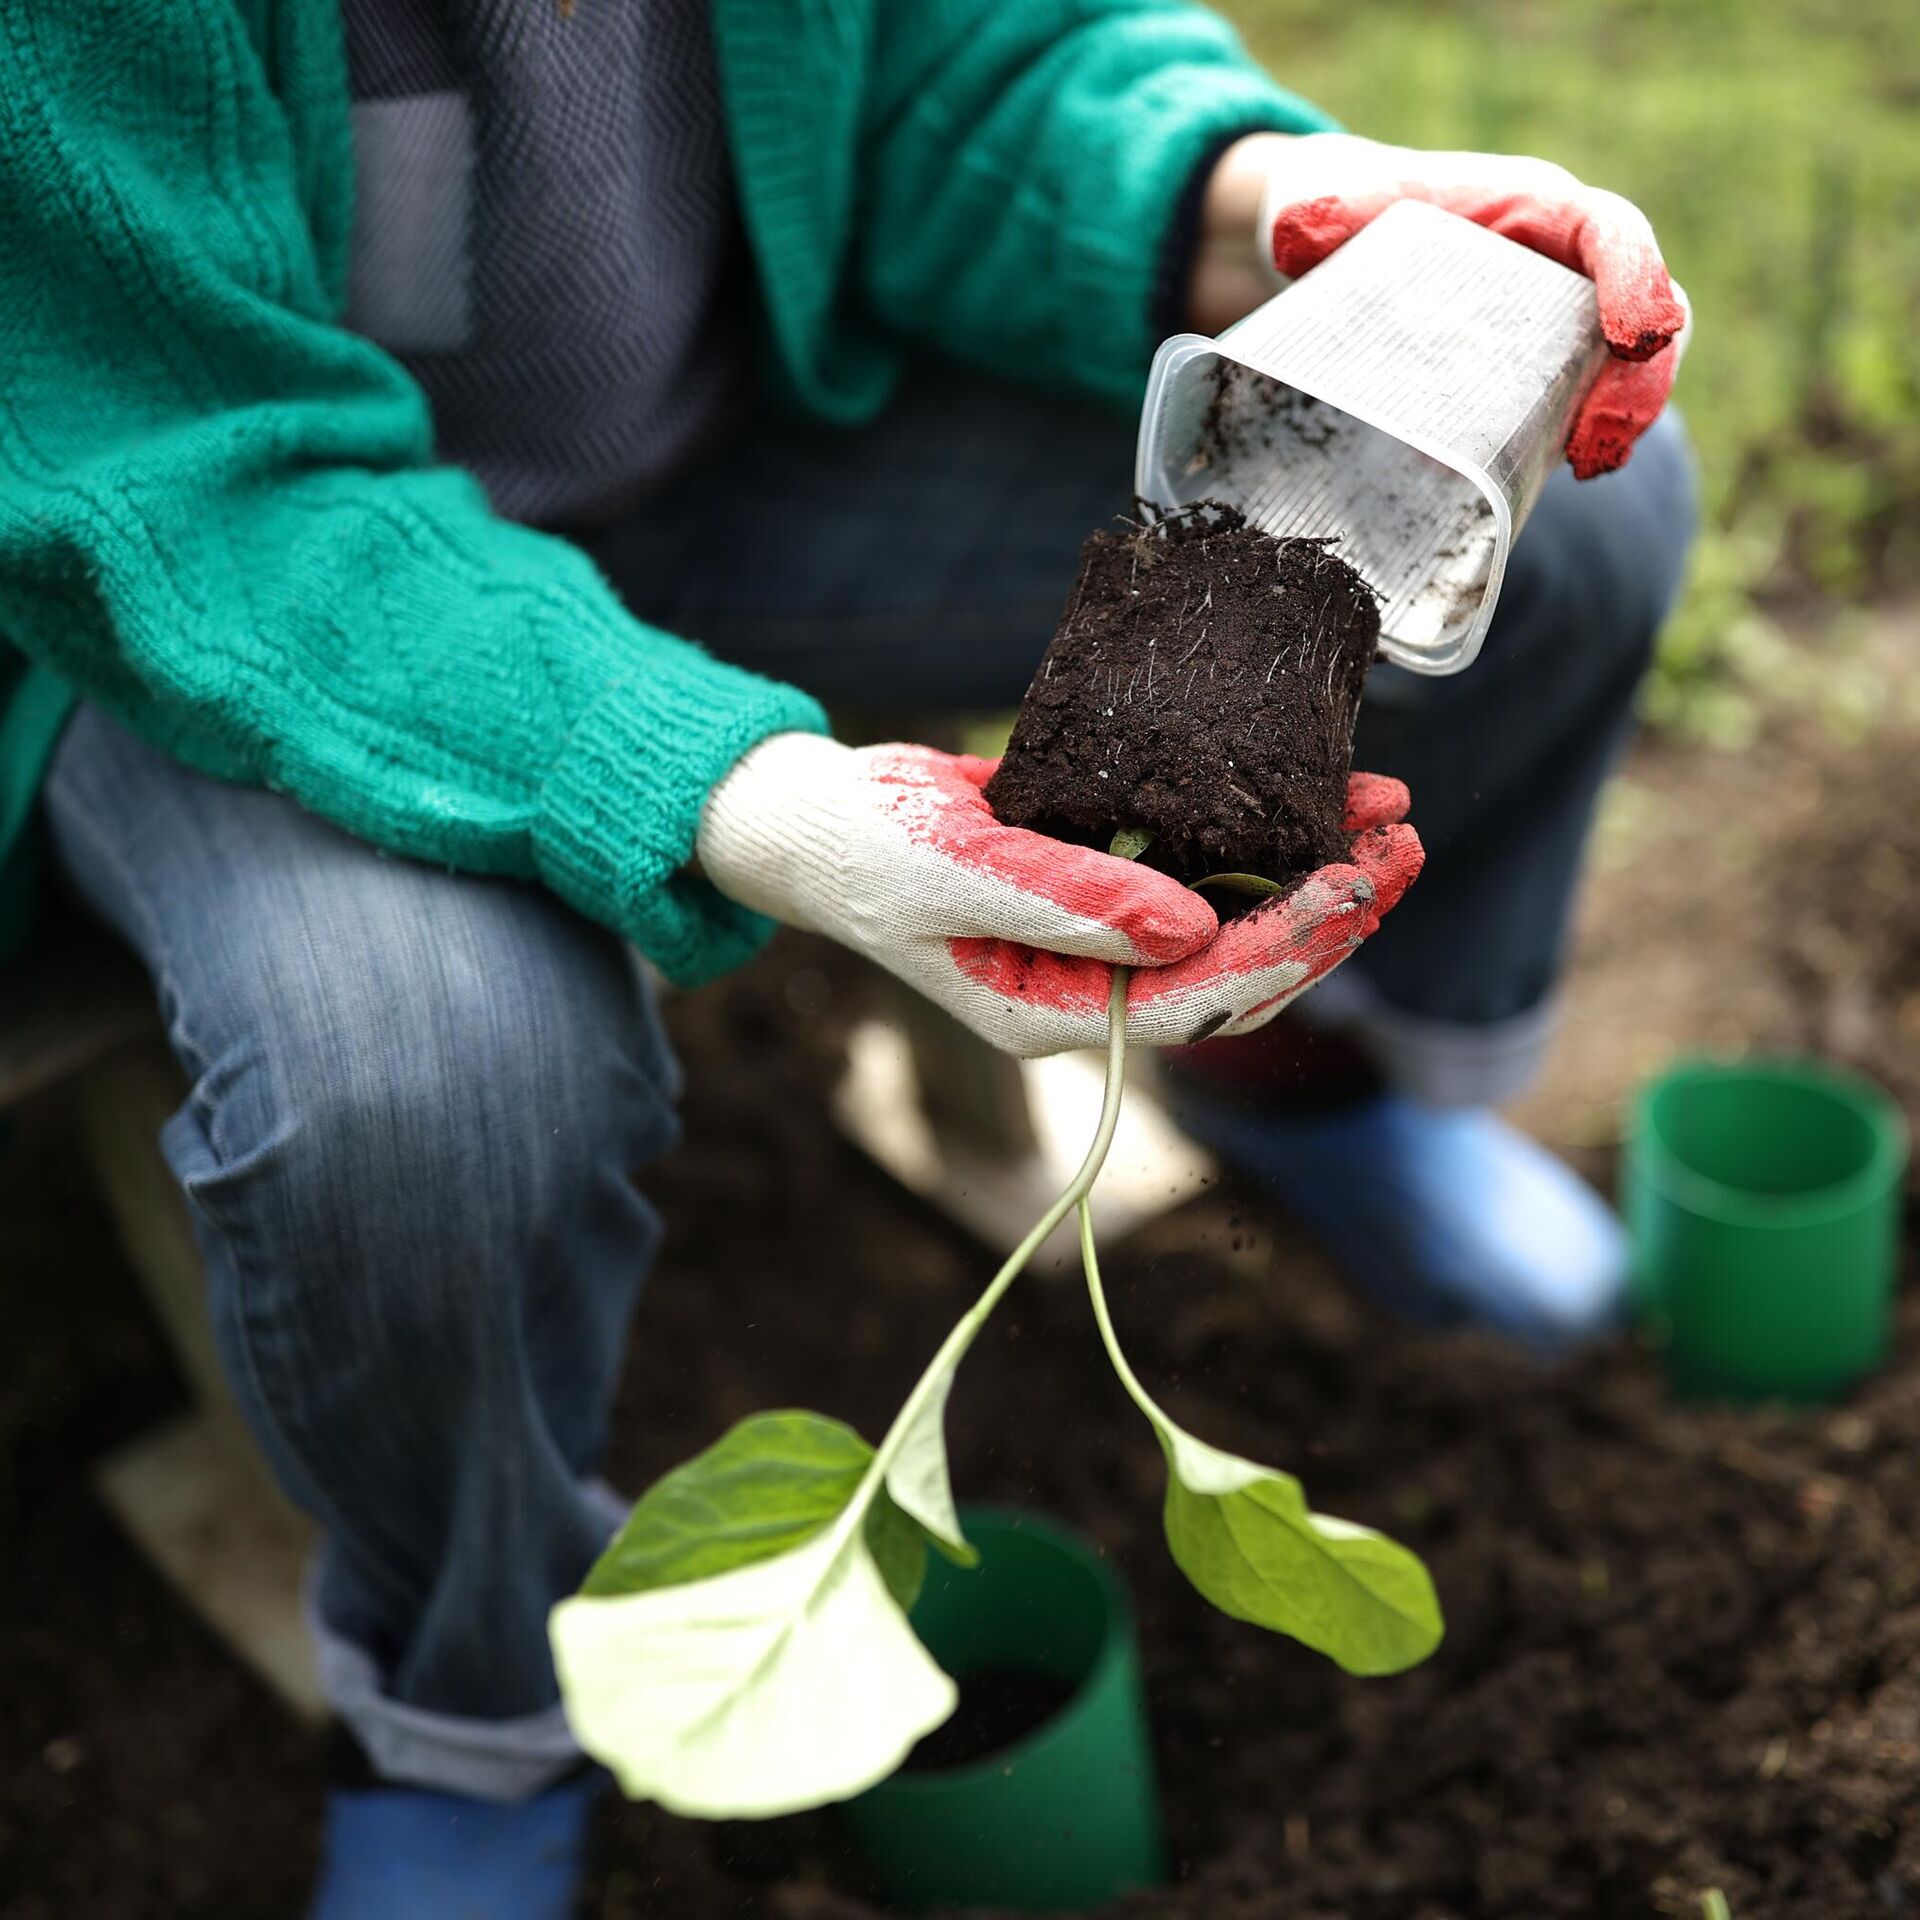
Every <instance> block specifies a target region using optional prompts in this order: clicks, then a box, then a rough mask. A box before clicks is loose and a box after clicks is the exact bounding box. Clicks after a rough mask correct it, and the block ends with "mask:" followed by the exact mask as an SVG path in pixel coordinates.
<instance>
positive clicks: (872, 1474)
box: [842, 967, 1127, 1526]
mask: <svg viewBox="0 0 1920 1920" xmlns="http://www.w3.org/2000/svg"><path fill="white" fill-rule="evenodd" d="M1126 1079H1127V969H1126V968H1125V967H1115V968H1114V970H1113V990H1112V992H1111V993H1110V994H1109V995H1108V996H1107V1078H1106V1088H1105V1092H1104V1093H1103V1095H1102V1097H1101V1101H1100V1124H1099V1126H1098V1127H1096V1128H1095V1129H1094V1135H1093V1142H1092V1144H1091V1145H1090V1146H1089V1147H1088V1148H1087V1157H1086V1158H1085V1159H1084V1160H1083V1161H1081V1163H1080V1170H1079V1172H1078V1173H1076V1174H1075V1175H1074V1176H1073V1178H1072V1179H1071V1180H1070V1181H1069V1182H1068V1183H1067V1186H1066V1189H1065V1191H1064V1192H1063V1193H1062V1194H1061V1195H1060V1197H1059V1199H1057V1200H1055V1201H1054V1202H1053V1204H1052V1205H1051V1206H1050V1207H1048V1208H1047V1210H1046V1212H1045V1213H1043V1214H1042V1215H1041V1216H1040V1218H1039V1219H1038V1220H1036V1221H1035V1222H1034V1223H1033V1226H1032V1227H1031V1228H1030V1229H1029V1230H1028V1232H1027V1236H1026V1238H1025V1239H1023V1240H1022V1241H1021V1242H1020V1244H1019V1245H1018V1246H1017V1247H1015V1248H1014V1250H1013V1251H1012V1252H1011V1253H1010V1254H1008V1255H1007V1258H1006V1262H1005V1264H1004V1265H1003V1266H1002V1267H1001V1268H1000V1271H999V1272H998V1273H996V1274H995V1275H994V1276H993V1278H992V1279H991V1280H989V1281H988V1282H987V1284H986V1287H985V1289H984V1291H983V1292H982V1293H981V1295H980V1297H979V1299H977V1300H976V1301H975V1302H974V1303H973V1305H972V1306H971V1307H969V1308H968V1309H967V1311H966V1312H965V1313H964V1314H962V1315H961V1317H960V1319H959V1320H958V1321H956V1322H955V1324H954V1327H953V1331H952V1332H951V1333H949V1334H948V1335H947V1337H946V1339H944V1340H943V1341H942V1342H941V1343H940V1350H939V1352H938V1353H936V1354H935V1355H934V1356H933V1358H932V1360H930V1361H929V1362H928V1363H927V1367H926V1370H925V1372H923V1373H922V1374H921V1376H920V1378H919V1379H918V1380H917V1381H916V1382H915V1383H914V1388H913V1391H912V1392H911V1393H910V1394H908V1395H907V1399H906V1404H905V1405H904V1406H902V1407H901V1409H900V1411H899V1412H898V1413H897V1414H896V1415H895V1416H894V1420H893V1424H892V1425H891V1426H890V1427H889V1428H888V1429H887V1432H886V1437H885V1438H884V1439H883V1440H882V1441H881V1442H880V1445H879V1447H878V1448H877V1449H876V1450H875V1452H874V1456H873V1459H872V1460H871V1461H870V1462H869V1463H868V1465H867V1471H866V1473H865V1475H864V1476H863V1478H862V1480H861V1483H860V1486H859V1488H858V1489H856V1491H855V1494H854V1497H853V1498H852V1499H851V1500H850V1501H849V1502H848V1503H847V1506H846V1509H845V1512H844V1515H843V1519H842V1525H843V1526H846V1525H850V1524H857V1520H858V1516H859V1515H860V1514H862V1513H864V1511H865V1508H866V1506H867V1504H868V1497H870V1495H871V1493H872V1490H873V1489H874V1487H876V1486H877V1485H878V1484H879V1482H880V1481H882V1480H883V1479H884V1478H885V1477H886V1472H887V1469H888V1468H889V1467H890V1466H891V1465H892V1464H893V1461H894V1457H895V1456H896V1455H897V1454H898V1453H899V1451H900V1448H901V1446H902V1445H903V1444H904V1442H905V1440H906V1436H907V1434H908V1433H909V1431H911V1429H912V1427H913V1423H914V1421H915V1420H916V1419H917V1418H918V1417H919V1415H920V1412H921V1409H922V1408H923V1407H924V1405H925V1404H926V1401H927V1398H928V1396H929V1395H930V1394H932V1393H934V1392H936V1391H938V1390H939V1389H940V1385H941V1383H942V1382H943V1381H945V1380H947V1379H948V1378H949V1377H950V1375H951V1372H952V1369H953V1368H954V1367H956V1366H958V1365H959V1363H960V1359H961V1357H962V1356H963V1355H964V1354H965V1353H966V1351H967V1349H968V1348H969V1347H970V1346H972V1345H973V1342H974V1338H975V1336H976V1335H977V1334H978V1333H979V1331H980V1329H981V1328H982V1327H983V1326H985V1325H986V1323H987V1316H988V1315H989V1314H990V1313H992V1311H993V1310H994V1308H995V1307H997V1306H998V1305H999V1304H1000V1297H1001V1295H1002V1294H1004V1293H1005V1292H1006V1290H1007V1289H1008V1288H1009V1287H1010V1286H1012V1285H1013V1283H1014V1281H1015V1280H1017V1279H1018V1278H1019V1277H1020V1273H1021V1270H1022V1269H1023V1268H1024V1267H1025V1266H1026V1264H1027V1262H1028V1261H1029V1260H1031V1259H1032V1258H1033V1256H1034V1254H1035V1252H1036V1251H1037V1250H1038V1249H1039V1247H1040V1244H1041V1242H1042V1241H1044V1240H1045V1239H1046V1237H1047V1236H1048V1235H1049V1234H1050V1233H1051V1232H1052V1231H1053V1230H1054V1228H1055V1227H1057V1226H1058V1225H1059V1224H1060V1222H1061V1221H1062V1220H1064V1219H1065V1218H1066V1217H1067V1215H1068V1214H1070V1213H1071V1212H1072V1211H1073V1210H1074V1208H1076V1207H1078V1206H1080V1205H1082V1204H1083V1203H1084V1201H1085V1200H1086V1197H1087V1195H1088V1194H1089V1193H1091V1192H1092V1191H1093V1183H1094V1181H1095V1180H1097V1179H1098V1178H1099V1176H1100V1169H1101V1167H1102V1166H1104V1165H1105V1164H1106V1158H1107V1152H1108V1149H1109V1148H1111V1147H1112V1145H1113V1133H1114V1129H1115V1127H1117V1126H1118V1125H1119V1123H1120V1096H1121V1094H1122V1092H1123V1091H1124V1090H1125V1087H1126Z"/></svg>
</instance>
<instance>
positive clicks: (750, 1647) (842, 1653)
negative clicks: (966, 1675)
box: [549, 1482, 958, 1819]
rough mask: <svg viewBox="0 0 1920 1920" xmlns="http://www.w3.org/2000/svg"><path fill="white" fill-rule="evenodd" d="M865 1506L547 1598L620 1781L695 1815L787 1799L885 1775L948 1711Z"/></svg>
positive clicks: (576, 1710) (568, 1686)
mask: <svg viewBox="0 0 1920 1920" xmlns="http://www.w3.org/2000/svg"><path fill="white" fill-rule="evenodd" d="M863 1485H865V1486H869V1487H874V1490H875V1491H877V1487H876V1486H874V1483H872V1482H867V1483H863ZM862 1506H863V1499H862V1496H859V1495H856V1497H855V1498H854V1499H853V1500H852V1501H849V1502H848V1504H847V1507H846V1508H845V1510H844V1511H843V1512H842V1514H841V1516H840V1518H839V1519H838V1520H837V1521H836V1522H835V1523H834V1524H833V1525H832V1526H831V1527H829V1528H827V1529H826V1530H825V1531H824V1532H821V1533H817V1534H815V1535H814V1536H813V1538H812V1539H810V1540H808V1541H807V1542H806V1543H805V1544H804V1545H802V1546H799V1547H795V1548H793V1549H791V1550H790V1551H788V1552H786V1553H782V1554H778V1555H776V1556H775V1557H774V1558H772V1559H760V1560H754V1561H751V1562H749V1563H747V1564H744V1565H741V1566H736V1567H735V1568H733V1570H732V1571H731V1572H728V1573H722V1574H718V1575H716V1576H714V1577H712V1578H710V1579H703V1580H693V1581H689V1582H687V1583H686V1584H684V1585H679V1586H668V1587H656V1588H653V1589H651V1590H649V1591H645V1592H640V1593H629V1594H624V1595H621V1596H619V1597H617V1598H612V1599H600V1598H591V1597H589V1596H587V1595H584V1594H582V1595H577V1596H576V1597H575V1598H573V1599H571V1600H563V1601H562V1602H561V1603H560V1605H559V1606H557V1607H556V1608H555V1609H554V1610H553V1616H552V1620H551V1623H550V1629H549V1631H550V1634H551V1638H552V1643H553V1656H554V1665H555V1667H556V1669H557V1670H558V1672H559V1676H560V1687H561V1693H562V1696H563V1698H564V1699H565V1701H566V1709H567V1719H568V1722H569V1724H570V1725H571V1726H572V1728H573V1731H574V1734H575V1736H576V1738H577V1739H578V1740H579V1742H580V1745H581V1746H582V1747H583V1748H584V1749H585V1750H586V1752H588V1753H590V1754H592V1755H593V1756H594V1757H595V1758H596V1759H598V1760H600V1761H602V1762H604V1763H605V1764H606V1766H607V1767H609V1768H610V1769H611V1770H612V1772H613V1774H614V1777H615V1778H616V1779H617V1780H618V1781H619V1782H620V1785H621V1787H622V1788H623V1789H624V1790H625V1792H627V1793H628V1794H630V1795H631V1796H632V1797H634V1798H635V1799H647V1800H657V1801H659V1802H660V1804H661V1805H662V1806H664V1807H667V1808H669V1809H670V1810H671V1811H673V1812H675V1813H680V1814H687V1815H692V1816H694V1817H697V1818H701V1819H742V1818H744V1819H754V1818H764V1817H767V1816H769V1815H773V1814H780V1813H794V1812H798V1811H799V1810H800V1809H802V1808H805V1807H817V1806H820V1805H821V1804H823V1803H824V1802H826V1801H830V1800H842V1799H845V1798H847V1797H848V1796H849V1795H851V1794H855V1793H859V1792H861V1791H862V1790H863V1789H865V1788H867V1787H870V1786H872V1785H873V1784H874V1783H875V1782H876V1781H878V1780H883V1779H885V1778H886V1776H887V1775H888V1774H889V1773H891V1772H892V1771H893V1770H894V1768H895V1767H897V1766H898V1765H899V1764H900V1762H901V1761H902V1760H903V1759H905V1758H906V1756H907V1753H908V1752H909V1751H910V1750H911V1748H912V1746H913V1744H914V1742H915V1741H916V1740H918V1739H919V1738H920V1737H921V1735H922V1734H925V1733H928V1732H931V1731H932V1729H933V1728H935V1727H937V1726H938V1725H939V1724H940V1723H941V1722H942V1721H943V1720H945V1719H946V1718H947V1716H948V1715H949V1714H950V1713H952V1711H953V1708H954V1704H955V1701H956V1699H957V1698H958V1696H957V1694H956V1691H955V1688H954V1684H953V1682H952V1681H951V1680H949V1679H948V1678H947V1676H946V1675H945V1674H944V1673H942V1672H941V1671H940V1669H939V1667H938V1666H936V1665H935V1664H934V1662H933V1659H932V1658H931V1656H930V1655H929V1654H928V1652H927V1650H926V1648H925V1647H923V1646H922V1645H921V1644H920V1642H919V1640H918V1639H916V1638H915V1636H914V1632H913V1629H912V1628H911V1627H910V1626H908V1624H907V1620H906V1616H905V1614H904V1613H902V1612H901V1610H900V1606H899V1603H898V1602H897V1601H896V1600H895V1598H894V1597H893V1595H892V1593H891V1592H890V1591H889V1589H888V1586H887V1583H886V1580H885V1578H884V1576H883V1575H882V1573H881V1570H880V1568H879V1565H878V1564H877V1562H876V1560H875V1557H874V1555H873V1553H872V1551H871V1550H870V1549H869V1547H868V1544H867V1532H866V1528H865V1526H864V1525H863V1524H862V1522H863V1519H864V1515H863V1512H862ZM903 1517H904V1516H903Z"/></svg>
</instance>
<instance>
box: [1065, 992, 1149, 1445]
mask: <svg viewBox="0 0 1920 1920" xmlns="http://www.w3.org/2000/svg"><path fill="white" fill-rule="evenodd" d="M1107 1017H1108V1019H1109V1020H1110V1021H1111V1022H1112V1030H1111V1032H1110V1033H1109V1035H1108V1048H1109V1051H1108V1055H1107V1061H1108V1065H1107V1071H1108V1074H1109V1076H1111V1075H1112V1074H1113V1072H1114V1067H1113V1062H1114V1060H1115V1059H1116V1058H1117V1059H1120V1060H1122V1061H1124V1059H1125V1057H1126V1055H1125V1048H1124V1045H1121V1046H1119V1047H1118V1048H1116V1047H1115V1040H1116V1037H1118V1038H1119V1039H1121V1040H1122V1041H1124V1036H1125V1032H1126V1006H1125V1003H1124V1001H1123V1000H1116V1001H1115V1002H1114V1004H1113V1005H1112V1006H1110V1007H1109V1008H1108V1013H1107ZM1079 1212H1080V1267H1081V1270H1082V1271H1083V1272H1084V1273H1085V1274H1086V1276H1087V1297H1088V1298H1089V1299H1090V1300H1091V1301H1092V1302H1093V1318H1094V1321H1095V1324H1096V1325H1098V1327H1099V1329H1100V1343H1101V1345H1102V1346H1104V1347H1105V1348H1106V1350H1107V1358H1108V1359H1109V1360H1111V1361H1112V1362H1113V1370H1114V1372H1115V1373H1117V1374H1118V1375H1119V1376H1120V1384H1121V1385H1122V1386H1123V1387H1125V1388H1126V1390H1127V1396H1128V1398H1129V1399H1131V1400H1132V1402H1133V1404H1134V1405H1135V1406H1136V1407H1138V1408H1139V1409H1140V1411H1141V1412H1142V1413H1144V1414H1145V1415H1146V1416H1147V1419H1148V1420H1149V1422H1151V1424H1152V1426H1153V1429H1154V1431H1155V1432H1156V1433H1158V1432H1160V1431H1161V1430H1162V1429H1163V1428H1164V1427H1165V1426H1166V1425H1167V1416H1166V1415H1165V1414H1164V1413H1162V1412H1161V1410H1160V1405H1159V1402H1158V1401H1156V1400H1155V1399H1154V1397H1153V1395H1152V1394H1150V1393H1149V1392H1148V1391H1147V1390H1146V1388H1145V1387H1143V1386H1142V1385H1141V1384H1140V1377H1139V1375H1138V1374H1136V1373H1135V1372H1134V1370H1133V1369H1132V1367H1130V1366H1129V1365H1128V1364H1127V1356H1126V1355H1125V1354H1124V1353H1122V1352H1121V1350H1120V1336H1119V1335H1118V1334H1117V1333H1115V1332H1114V1330H1113V1316H1112V1314H1111V1313H1110V1312H1109V1311H1108V1310H1107V1291H1106V1288H1105V1287H1103V1286H1102V1285H1101V1283H1100V1258H1099V1255H1098V1254H1097V1253H1096V1252H1095V1250H1094V1244H1093V1207H1092V1205H1091V1203H1090V1202H1089V1201H1088V1199H1087V1197H1086V1195H1084V1194H1083V1195H1082V1196H1081V1198H1080V1205H1079Z"/></svg>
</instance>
